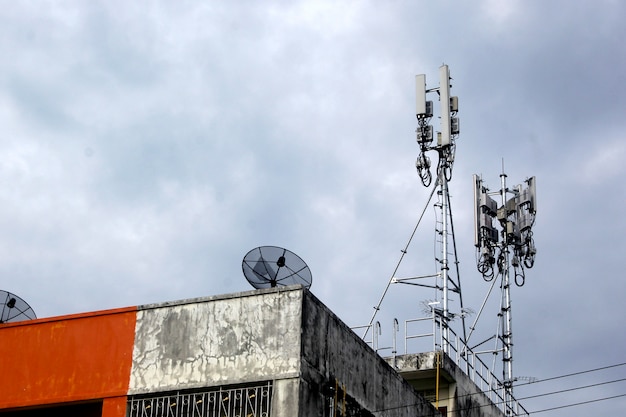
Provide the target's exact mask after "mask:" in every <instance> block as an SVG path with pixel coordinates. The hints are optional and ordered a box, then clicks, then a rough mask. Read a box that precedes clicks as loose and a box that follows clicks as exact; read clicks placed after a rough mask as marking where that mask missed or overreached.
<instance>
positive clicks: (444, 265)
mask: <svg viewBox="0 0 626 417" xmlns="http://www.w3.org/2000/svg"><path fill="white" fill-rule="evenodd" d="M440 158H445V156H443V155H441V156H440ZM444 160H445V159H444ZM445 165H446V163H443V164H442V166H441V169H440V172H439V176H440V182H441V199H442V205H441V214H442V219H441V220H442V222H443V224H442V231H441V233H442V234H443V236H442V239H441V246H442V247H441V252H442V254H441V278H442V279H443V286H442V292H443V294H442V297H443V320H442V322H441V327H442V329H441V333H442V338H443V341H442V342H443V351H444V352H445V353H446V354H448V353H449V350H450V332H449V327H448V321H449V310H448V181H447V180H446V174H445Z"/></svg>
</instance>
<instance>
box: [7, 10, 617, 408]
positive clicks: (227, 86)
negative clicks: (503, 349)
mask: <svg viewBox="0 0 626 417" xmlns="http://www.w3.org/2000/svg"><path fill="white" fill-rule="evenodd" d="M624 17H626V3H624V2H621V1H618V0H598V1H594V2H589V1H582V0H567V1H565V0H549V1H538V0H528V1H519V0H509V1H497V0H477V1H473V2H453V1H447V0H443V1H438V2H424V1H410V2H409V1H401V0H393V1H389V2H374V1H365V0H364V1H323V0H320V1H289V2H287V1H268V2H255V1H244V0H242V1H231V2H217V1H214V2H209V1H205V2H201V1H193V0H188V1H177V2H163V1H157V0H155V1H136V2H121V1H114V0H111V1H106V2H105V1H97V0H94V1H90V2H81V1H55V2H50V1H20V2H11V3H10V4H7V5H5V7H2V8H0V54H1V55H2V56H3V57H4V58H3V59H2V60H0V126H1V127H2V129H1V132H2V133H1V139H0V202H1V204H0V289H3V290H5V291H10V292H12V293H15V294H17V295H19V296H20V297H22V298H23V299H24V300H26V301H27V302H28V303H29V304H30V305H31V306H32V308H33V309H34V311H35V312H36V313H37V315H38V317H49V316H56V315H65V314H72V313H79V312H84V311H92V310H102V309H109V308H116V307H124V306H131V305H141V304H148V303H153V302H161V301H171V300H177V299H184V298H193V297H200V296H206V295H216V294H226V293H232V292H239V291H247V290H249V289H251V287H250V286H249V284H248V283H247V282H246V280H245V278H244V276H243V273H242V266H241V263H242V259H243V257H244V256H245V254H246V253H247V252H248V251H249V250H251V249H253V248H256V247H259V246H264V245H274V246H280V247H285V248H287V249H289V250H291V251H293V252H294V253H296V254H297V255H299V256H300V257H301V258H302V259H304V260H305V261H306V262H307V264H308V265H309V267H310V269H311V272H312V276H313V285H312V287H311V291H312V292H313V294H314V295H315V296H316V297H318V298H319V299H320V300H321V301H322V302H323V303H324V304H326V305H327V306H328V307H329V308H330V309H331V310H333V311H334V312H335V313H336V314H337V315H338V316H339V317H340V318H341V319H342V320H343V321H345V322H346V323H347V324H348V325H350V326H353V327H354V326H359V325H364V324H367V323H368V322H369V321H370V318H371V317H372V314H373V312H374V306H375V305H376V304H377V303H378V301H379V299H380V298H381V295H382V294H383V291H384V290H385V288H386V286H387V283H388V282H389V280H390V278H391V276H392V274H393V273H394V270H395V269H396V266H397V265H398V262H399V260H400V258H401V255H402V252H401V251H402V250H403V249H404V248H405V246H406V245H407V242H408V239H409V238H410V237H411V234H412V232H413V229H414V228H415V226H416V224H417V222H418V219H419V217H420V214H421V212H422V210H424V208H425V207H427V209H426V211H425V213H426V214H425V216H424V219H423V220H422V221H421V222H420V225H419V227H418V229H417V232H416V234H415V236H414V237H413V239H412V240H411V244H410V245H409V247H408V250H407V253H406V255H405V256H403V257H402V262H401V264H400V266H399V267H398V270H397V274H398V275H400V276H415V275H422V274H429V273H433V272H435V271H436V268H437V266H436V263H435V260H434V256H435V249H434V246H435V245H434V242H435V223H436V220H435V210H434V208H433V207H432V202H431V203H430V204H429V205H427V203H428V197H429V195H430V192H431V191H432V188H431V189H428V188H425V187H424V186H422V184H421V182H420V180H419V177H418V176H417V172H416V170H415V160H416V158H417V156H418V154H419V148H418V145H417V143H416V140H415V128H416V126H417V122H416V118H415V97H414V95H415V75H416V74H426V81H427V84H428V86H429V87H436V86H437V84H438V70H439V67H440V66H441V65H442V64H444V63H445V64H447V65H449V68H450V75H451V78H452V80H451V84H452V94H453V95H455V96H458V97H459V113H458V116H459V118H460V126H461V134H460V136H459V138H458V139H457V142H456V144H457V146H456V158H455V162H454V168H453V178H452V181H451V183H450V198H451V205H452V210H453V221H454V228H455V242H456V245H457V252H458V259H459V262H460V269H461V276H460V280H461V285H462V291H463V302H464V305H465V306H466V307H469V308H470V309H472V310H473V311H474V312H475V314H474V315H473V316H471V317H469V319H470V321H473V320H474V319H475V318H476V316H477V313H478V311H479V310H480V306H481V303H482V302H483V299H484V298H485V296H486V294H487V292H488V289H489V283H487V282H485V281H484V280H483V279H482V277H481V275H480V274H479V273H478V272H477V270H476V262H475V248H474V246H473V191H472V174H480V175H482V177H483V179H484V181H485V183H486V184H487V185H488V186H489V187H490V189H491V190H498V189H499V188H500V174H502V173H503V166H504V172H505V173H506V175H507V185H510V186H513V185H515V184H521V183H523V181H524V180H525V179H527V178H528V177H531V176H535V177H536V181H537V220H536V223H535V225H534V228H533V231H534V238H535V244H536V246H537V249H538V253H537V257H536V262H535V266H534V268H532V269H530V270H527V271H526V282H525V285H524V286H523V287H515V286H514V287H513V288H512V289H511V299H512V317H513V343H514V348H513V359H514V362H513V363H514V375H516V376H517V377H519V380H518V381H517V383H516V384H519V387H516V388H515V390H514V393H515V396H516V397H517V398H520V399H522V398H525V397H532V396H535V395H539V394H542V393H549V392H553V391H557V390H569V389H573V388H576V387H581V386H584V385H589V384H598V383H605V382H610V381H612V380H615V379H620V378H623V376H624V375H625V368H624V367H619V366H618V367H612V368H609V369H604V370H599V371H595V372H588V373H587V372H585V373H583V374H581V375H578V376H571V377H564V378H559V379H552V380H549V381H544V382H541V381H542V380H544V379H549V378H553V377H557V376H563V375H568V374H571V373H576V372H582V371H588V370H589V371H591V370H594V369H598V368H603V367H607V366H613V365H617V364H621V363H624V362H626V360H625V359H626V356H625V355H624V351H625V348H626V332H624V325H625V324H624V323H626V303H624V302H623V296H624V294H626V280H625V279H624V278H625V277H624V272H623V260H624V255H626V241H625V239H624V235H625V233H626V221H625V220H624V217H623V206H624V203H625V196H626V185H625V184H624V181H623V179H624V177H625V174H626V164H624V161H625V160H626V138H625V135H626V134H625V133H624V132H626V118H625V117H624V115H625V114H626V52H624V48H623V39H626V26H625V25H624V24H623V20H624ZM432 99H433V100H434V101H435V102H436V104H435V106H436V107H437V106H438V105H439V103H438V102H437V97H436V95H435V96H433V98H432ZM433 125H434V128H435V130H437V129H439V123H438V120H433ZM430 156H431V158H433V159H436V155H430ZM496 288H497V287H496ZM498 291H499V290H498V289H496V290H495V292H496V293H497V292H498ZM433 296H434V295H433V293H432V291H430V290H423V289H419V288H415V287H410V286H405V285H401V284H392V285H391V286H390V288H389V291H388V292H387V294H386V296H385V298H384V300H383V303H382V304H381V309H380V311H379V313H378V316H377V320H379V321H380V322H381V333H380V336H379V346H383V347H384V345H386V346H389V345H390V344H391V343H392V334H393V332H392V330H391V329H392V320H393V318H397V319H398V320H399V321H400V322H401V323H403V322H404V320H407V319H411V318H415V317H418V316H423V315H424V308H425V307H424V306H425V304H427V303H428V301H429V300H431V299H432V298H433ZM493 297H494V296H493V295H492V296H491V297H490V298H489V299H488V303H487V306H486V308H485V310H484V312H483V313H482V315H481V316H480V320H479V321H478V323H477V329H478V330H477V331H476V334H477V336H472V337H476V340H481V337H483V336H484V337H489V335H490V334H493V333H494V329H496V328H497V313H498V311H499V304H498V303H499V298H498V297H499V295H498V294H496V295H495V301H494V298H493ZM401 327H402V326H401ZM402 334H403V331H402V332H400V335H398V336H397V338H398V341H397V343H398V345H399V346H400V345H402V344H403V338H402V337H403V336H402ZM402 348H403V346H402ZM399 350H400V352H401V353H402V351H403V349H399ZM385 354H389V351H388V350H387V351H386V352H385ZM499 358H500V356H499V357H498V359H497V361H499V360H500V359H499ZM485 360H486V361H487V362H490V361H491V356H490V355H488V356H486V357H485ZM532 381H536V382H532ZM624 394H626V384H625V383H624V382H617V383H610V384H604V385H600V386H596V387H594V388H587V389H581V390H576V391H568V392H566V393H562V394H558V395H557V394H554V395H547V396H543V397H535V398H528V399H526V400H521V403H522V405H523V406H524V407H525V408H526V409H527V410H528V411H530V412H533V411H542V410H546V409H550V408H554V407H560V406H564V405H569V404H573V403H576V402H585V401H593V400H596V399H600V398H605V397H612V396H616V395H624ZM625 408H626V397H619V398H614V399H610V400H605V401H600V402H594V403H590V404H587V405H579V406H574V407H569V408H563V409H557V410H552V411H543V412H538V413H531V415H541V416H543V415H545V416H553V417H560V416H574V417H578V416H587V415H589V414H594V415H620V414H621V412H622V410H623V409H625Z"/></svg>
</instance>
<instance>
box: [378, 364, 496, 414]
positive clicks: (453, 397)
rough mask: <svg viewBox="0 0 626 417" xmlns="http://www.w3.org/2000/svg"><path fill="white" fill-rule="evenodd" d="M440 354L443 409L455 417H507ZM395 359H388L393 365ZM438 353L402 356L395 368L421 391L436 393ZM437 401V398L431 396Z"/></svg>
mask: <svg viewBox="0 0 626 417" xmlns="http://www.w3.org/2000/svg"><path fill="white" fill-rule="evenodd" d="M438 353H439V355H440V356H439V358H440V359H439V360H440V369H439V374H440V377H439V381H440V382H439V399H440V402H439V405H440V406H446V407H448V413H449V414H448V415H449V416H452V417H502V416H504V413H503V412H502V411H501V410H500V409H499V408H498V407H496V405H495V404H494V403H493V402H492V401H491V400H490V399H489V398H488V397H487V395H485V393H484V392H483V391H482V390H480V388H479V387H478V386H476V384H474V382H473V381H472V380H471V379H470V378H469V377H468V376H467V375H466V374H465V372H463V371H462V370H461V369H460V368H459V367H458V366H457V365H456V364H455V363H454V361H453V360H452V359H451V358H450V357H449V356H448V355H446V354H444V353H442V352H438ZM392 360H393V359H392V358H387V361H389V362H391V361H392ZM436 361H437V359H436V352H423V353H416V354H407V355H399V356H396V358H395V366H396V369H397V370H398V372H399V373H400V374H401V375H403V376H404V377H405V378H406V379H407V380H408V381H409V382H410V383H411V385H413V386H414V387H415V388H416V389H417V390H418V391H423V392H431V391H432V392H433V393H434V392H435V391H434V390H435V383H436ZM429 397H432V398H431V400H432V401H434V394H432V395H429Z"/></svg>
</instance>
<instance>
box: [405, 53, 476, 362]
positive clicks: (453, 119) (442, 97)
mask: <svg viewBox="0 0 626 417" xmlns="http://www.w3.org/2000/svg"><path fill="white" fill-rule="evenodd" d="M415 85H416V87H415V88H416V116H417V129H416V133H417V143H418V145H419V147H420V153H419V156H418V157H417V161H416V162H415V167H416V169H417V172H418V174H419V177H420V179H421V180H422V184H423V185H424V186H425V187H429V186H430V185H431V182H432V174H431V171H430V168H431V162H430V158H429V157H428V156H427V155H426V153H427V152H429V151H435V152H437V155H438V160H437V168H436V175H437V181H436V184H435V187H437V186H439V190H438V195H439V197H440V202H439V203H438V204H437V205H436V206H437V207H438V208H439V209H440V210H441V224H440V227H441V229H438V230H437V232H438V235H439V236H441V240H440V243H441V257H440V258H439V259H438V261H439V265H440V270H439V274H438V275H439V278H440V282H441V285H439V283H437V284H436V285H435V287H436V288H439V289H440V290H441V291H440V292H441V294H440V296H441V308H440V309H437V310H434V311H438V314H433V317H435V318H436V319H438V320H437V321H438V322H439V325H440V327H441V347H442V350H443V351H444V352H445V353H449V348H450V320H451V318H452V314H451V313H450V307H449V296H448V294H449V291H454V292H456V293H457V294H458V296H459V299H461V308H462V307H463V306H462V298H461V282H460V278H459V277H458V276H457V278H456V279H454V278H453V277H452V276H451V275H450V265H449V259H448V254H449V250H448V246H449V241H448V239H449V237H450V236H451V232H450V223H451V221H450V220H451V212H450V196H449V192H448V182H449V181H450V180H451V179H452V165H453V163H454V153H455V150H456V139H457V138H458V136H459V133H460V128H459V118H458V117H457V112H458V110H459V100H458V97H455V96H450V71H449V69H448V66H447V65H442V66H441V67H440V68H439V88H434V89H430V90H428V89H427V88H426V75H424V74H420V75H417V76H416V77H415ZM435 91H436V92H438V93H439V101H440V103H441V114H440V118H441V132H437V142H436V143H435V144H433V142H434V139H433V126H432V125H431V124H430V120H431V119H432V117H433V102H432V101H429V100H426V94H427V93H430V92H435ZM433 309H435V307H433ZM461 317H462V319H463V320H464V318H463V315H461ZM463 339H465V322H464V321H463Z"/></svg>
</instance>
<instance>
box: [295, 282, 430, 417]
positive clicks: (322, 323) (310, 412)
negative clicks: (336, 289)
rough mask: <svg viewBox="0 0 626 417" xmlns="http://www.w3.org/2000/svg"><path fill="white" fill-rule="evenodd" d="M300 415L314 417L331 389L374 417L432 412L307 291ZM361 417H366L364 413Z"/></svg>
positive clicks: (396, 375) (403, 381) (423, 414)
mask: <svg viewBox="0 0 626 417" xmlns="http://www.w3.org/2000/svg"><path fill="white" fill-rule="evenodd" d="M302 334H303V335H302V379H303V382H302V390H301V404H300V414H298V416H303V417H304V416H306V417H309V416H310V417H314V416H315V417H317V416H319V415H320V414H319V411H317V412H316V411H315V410H320V407H324V406H326V405H325V404H327V403H328V398H329V397H330V396H332V391H331V390H332V389H333V388H334V383H335V381H337V382H338V383H339V385H340V386H341V385H345V387H346V393H347V395H348V396H349V397H350V398H351V399H352V400H353V401H354V402H355V403H357V404H359V405H360V406H361V407H363V408H365V409H367V410H369V411H370V412H371V413H372V415H375V416H385V417H393V416H398V417H400V416H402V417H405V416H432V415H436V414H433V413H436V411H435V409H434V407H433V406H432V405H431V404H430V403H429V402H428V401H426V400H425V399H424V398H423V397H422V396H420V395H418V394H417V393H416V392H415V391H414V390H413V388H412V387H411V386H410V385H409V384H408V383H407V381H406V380H404V378H402V377H401V376H399V375H398V374H397V373H396V372H395V371H394V370H393V369H392V368H391V366H390V365H389V364H387V363H386V362H385V360H383V359H382V358H381V357H380V356H379V355H378V354H376V352H374V351H373V350H372V349H371V348H370V347H369V346H368V345H367V344H366V343H365V342H364V341H363V340H362V339H361V338H360V337H358V336H357V335H356V334H355V333H354V332H353V331H352V330H351V329H349V328H348V326H346V325H345V324H344V323H343V322H342V321H341V320H339V318H337V316H335V315H334V314H333V313H332V312H331V311H330V310H329V309H328V308H326V307H325V306H324V305H323V304H322V303H321V302H320V301H319V300H318V299H317V298H315V297H314V296H313V295H312V294H311V293H309V292H308V291H307V292H306V293H305V299H304V307H303V321H302ZM363 415H367V413H364V414H363Z"/></svg>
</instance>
